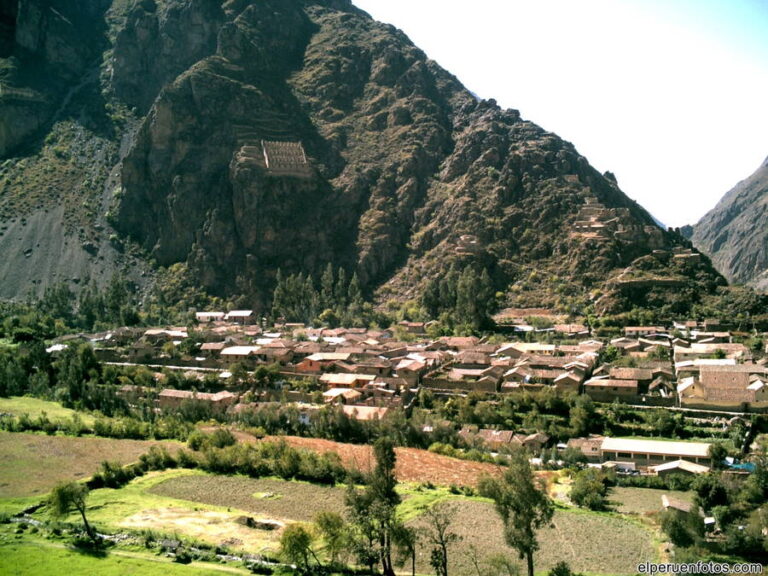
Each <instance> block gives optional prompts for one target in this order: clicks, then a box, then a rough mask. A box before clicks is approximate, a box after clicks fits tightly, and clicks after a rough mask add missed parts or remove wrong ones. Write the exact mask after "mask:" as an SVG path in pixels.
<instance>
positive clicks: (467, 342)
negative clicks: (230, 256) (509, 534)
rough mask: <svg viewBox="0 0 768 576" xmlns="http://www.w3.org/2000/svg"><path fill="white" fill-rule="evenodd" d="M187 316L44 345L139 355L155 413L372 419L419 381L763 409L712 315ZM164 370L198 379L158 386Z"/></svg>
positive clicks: (765, 371)
mask: <svg viewBox="0 0 768 576" xmlns="http://www.w3.org/2000/svg"><path fill="white" fill-rule="evenodd" d="M530 319H531V318H530V317H529V320H530ZM195 320H196V323H195V325H194V326H191V327H190V328H189V329H188V328H186V327H166V328H155V329H149V330H146V329H144V330H142V329H132V328H123V329H119V330H115V331H113V332H109V333H102V334H93V335H83V336H77V337H75V336H70V337H67V338H66V339H65V340H63V341H61V342H59V343H58V344H55V345H54V346H52V347H51V348H49V351H50V352H51V353H52V354H54V355H55V354H56V353H57V352H58V351H60V350H62V349H63V348H64V347H65V346H67V345H68V342H69V343H71V340H73V339H75V338H80V339H86V340H88V341H89V342H90V343H91V345H92V346H93V349H94V353H95V356H96V358H97V359H98V360H99V361H101V362H102V363H105V364H114V365H132V364H135V365H143V366H146V367H147V368H149V369H150V370H152V371H153V374H154V376H155V379H156V383H157V390H156V395H155V396H154V397H155V409H156V410H157V411H158V412H159V413H160V412H168V411H172V410H176V409H178V408H179V407H180V406H181V405H182V404H183V403H184V402H190V401H195V402H197V403H199V404H202V405H205V406H207V407H208V408H210V410H211V412H212V413H214V414H219V415H222V416H224V415H230V416H232V415H238V414H243V413H246V412H248V411H251V410H257V409H258V408H259V407H261V406H264V405H268V404H287V403H288V404H292V405H294V406H295V407H296V408H297V409H298V411H299V414H300V418H301V419H302V422H303V423H304V424H307V425H308V424H309V423H310V422H311V421H312V418H313V415H314V414H316V413H317V411H318V410H320V409H321V408H322V407H324V406H329V405H338V406H340V409H341V410H342V411H343V412H344V414H346V415H347V416H348V417H350V418H353V419H357V420H362V421H374V420H380V419H383V418H385V417H386V415H387V414H388V412H389V411H391V410H393V409H397V408H406V409H407V408H408V407H409V406H410V405H412V403H413V402H414V401H415V399H416V398H417V397H418V395H419V393H420V392H421V391H426V392H427V393H429V394H431V395H433V396H434V397H437V398H450V397H466V396H467V395H468V394H473V395H475V396H478V395H479V396H484V397H486V396H487V397H489V398H498V397H505V396H513V395H526V394H534V395H535V394H537V393H539V392H542V391H545V392H546V391H548V392H549V393H555V394H557V395H563V396H565V395H568V396H570V397H573V396H576V395H584V396H587V397H589V398H590V399H591V400H592V401H593V402H595V403H602V404H611V405H616V404H621V405H626V406H631V407H633V408H634V409H639V410H640V409H651V408H654V407H655V408H666V409H669V410H674V411H681V412H683V413H686V414H688V415H691V416H696V417H698V418H703V419H707V420H708V421H709V422H714V423H720V422H722V426H724V427H725V426H727V425H728V423H729V422H730V423H733V422H734V421H740V422H746V421H747V419H748V415H749V414H751V413H764V412H765V411H766V410H768V367H767V366H766V359H765V357H764V356H765V350H764V349H763V350H757V351H755V350H754V349H753V348H754V346H752V347H750V346H748V345H747V344H745V343H739V342H735V340H736V339H738V334H736V333H733V332H731V331H728V330H727V329H724V328H723V327H721V326H720V325H719V324H718V323H716V322H714V321H708V322H704V323H697V322H693V321H685V322H676V323H674V324H673V325H672V326H668V327H665V326H627V327H625V328H623V329H622V334H623V335H620V336H617V337H615V338H609V339H597V338H594V337H592V336H591V334H590V330H589V328H588V327H587V326H585V325H583V324H576V323H570V324H553V325H552V326H550V327H547V328H534V326H532V325H531V324H529V323H528V322H527V321H526V320H525V318H524V317H517V318H515V317H514V315H513V317H512V319H511V322H510V321H508V324H507V327H508V328H510V329H511V330H510V331H509V332H508V333H507V334H505V335H503V337H500V336H499V335H496V336H493V337H491V338H482V339H481V338H478V337H474V336H470V337H454V336H448V337H439V338H434V339H432V338H429V337H428V335H427V331H428V329H429V323H424V322H411V321H403V322H400V323H399V324H397V325H396V326H394V327H393V328H392V329H365V328H312V327H307V326H305V325H303V324H290V323H282V324H277V325H275V326H272V327H268V328H265V327H262V326H260V325H259V318H257V317H256V315H255V314H254V313H253V311H251V310H233V311H230V312H227V313H225V312H217V311H211V312H198V313H196V316H195ZM533 323H534V324H540V323H538V322H533ZM259 367H262V368H263V367H269V368H270V369H271V370H272V374H273V379H272V382H271V383H270V385H264V384H262V385H259V384H254V382H253V378H250V379H249V375H252V374H253V371H254V370H257V369H258V368H259ZM169 370H170V371H173V372H177V373H180V374H183V376H184V378H185V379H186V381H187V382H189V381H193V382H195V381H196V382H198V383H199V385H197V386H193V387H192V389H184V390H179V389H174V388H170V387H164V385H163V382H164V380H165V374H166V373H167V372H168V371H169ZM212 384H213V385H212ZM157 391H159V392H157ZM147 392H148V390H143V389H142V388H141V387H139V386H135V385H125V386H123V387H121V388H120V390H119V392H118V394H119V395H120V396H122V397H123V398H124V399H126V400H127V401H128V402H129V403H134V404H135V403H136V402H137V401H138V400H139V399H140V398H142V397H143V396H144V395H146V393H147ZM459 436H460V437H461V438H463V439H464V440H465V441H466V442H467V444H468V445H476V446H480V447H482V448H483V449H484V450H486V451H489V452H491V453H494V454H495V453H498V452H504V451H505V449H509V448H513V447H515V446H523V447H525V448H528V449H529V451H530V452H531V453H532V454H534V455H540V454H542V453H543V452H544V451H545V449H556V450H559V451H563V450H565V449H566V448H569V447H570V448H573V449H576V450H579V451H581V453H582V454H583V457H584V459H585V460H586V461H588V462H590V463H592V464H599V463H608V465H609V466H612V467H617V468H618V469H619V470H620V471H621V472H623V473H635V474H636V473H639V472H640V471H642V473H651V474H662V475H663V474H666V473H683V474H701V473H705V472H707V471H708V470H709V469H710V467H711V466H712V464H713V462H712V460H711V454H710V444H708V443H704V442H682V441H681V442H670V441H668V439H659V440H648V439H618V438H610V437H603V436H593V437H584V438H571V439H568V440H567V441H562V440H561V441H560V442H558V441H557V439H552V438H550V437H549V436H548V435H547V434H546V433H544V432H542V431H540V430H530V429H528V430H504V429H490V428H482V427H478V426H464V427H462V428H461V430H460V431H459ZM718 464H719V463H718Z"/></svg>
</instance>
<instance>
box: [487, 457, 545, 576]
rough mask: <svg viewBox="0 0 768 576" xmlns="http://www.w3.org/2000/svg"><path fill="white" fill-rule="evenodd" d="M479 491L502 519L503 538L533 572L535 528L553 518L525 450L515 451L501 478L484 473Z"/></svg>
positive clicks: (531, 574)
mask: <svg viewBox="0 0 768 576" xmlns="http://www.w3.org/2000/svg"><path fill="white" fill-rule="evenodd" d="M480 493H481V494H482V495H483V496H486V497H488V498H491V499H492V500H493V501H494V504H495V506H496V511H497V512H498V514H499V516H501V519H502V521H503V522H504V540H505V541H506V543H507V544H508V545H509V546H511V547H512V548H514V549H516V550H517V551H518V553H519V554H520V558H525V560H526V563H527V566H528V576H534V570H533V554H534V552H536V550H538V549H539V541H538V539H537V538H536V531H537V530H538V529H539V528H541V527H543V526H545V525H547V524H549V522H550V521H551V520H552V516H553V514H554V505H553V504H552V500H550V498H549V496H547V494H546V492H545V490H544V489H543V487H542V486H541V485H540V484H539V483H538V482H537V481H536V479H535V477H534V475H533V470H531V465H530V463H529V462H528V457H527V454H526V453H525V452H524V451H522V450H518V451H515V452H514V453H513V454H512V455H511V458H510V461H509V467H508V468H507V469H506V470H505V471H504V474H503V475H502V476H501V478H492V477H489V476H485V477H483V478H482V479H481V481H480Z"/></svg>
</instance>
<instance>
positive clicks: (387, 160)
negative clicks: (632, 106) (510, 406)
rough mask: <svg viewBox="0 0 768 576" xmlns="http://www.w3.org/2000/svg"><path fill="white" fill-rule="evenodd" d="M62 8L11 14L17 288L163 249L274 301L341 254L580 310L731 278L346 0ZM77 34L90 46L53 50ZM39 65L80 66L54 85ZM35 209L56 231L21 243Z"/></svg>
mask: <svg viewBox="0 0 768 576" xmlns="http://www.w3.org/2000/svg"><path fill="white" fill-rule="evenodd" d="M56 4H57V3H56V1H55V0H19V2H18V9H17V10H16V11H15V12H14V11H13V10H8V11H6V12H3V13H2V14H0V21H2V26H3V30H13V31H15V32H14V34H15V36H14V41H13V42H9V41H7V38H6V42H5V43H3V42H0V50H4V52H3V53H0V56H2V55H3V54H5V55H6V57H5V58H4V59H2V60H0V62H2V63H4V67H3V69H2V70H4V71H5V72H4V76H0V79H2V82H3V84H2V86H3V92H2V93H1V94H2V95H0V155H2V156H3V157H5V158H8V159H10V160H11V162H6V163H5V164H3V165H2V168H0V178H3V180H2V181H0V186H1V188H0V190H2V191H3V195H2V196H0V220H2V221H4V222H8V224H7V225H6V229H5V230H7V231H8V233H6V234H4V235H3V236H0V249H2V250H3V251H4V253H7V254H9V262H10V264H9V266H13V267H14V269H16V270H19V275H18V279H17V281H16V282H15V283H14V284H13V286H10V285H9V286H4V285H3V283H2V281H0V295H5V296H14V295H18V294H19V290H20V289H21V287H22V286H30V285H32V286H35V287H36V289H37V290H38V291H39V290H42V288H43V287H44V286H45V285H46V284H47V283H50V282H51V281H52V280H55V279H70V278H71V277H73V276H75V277H76V279H77V280H78V281H80V282H82V281H85V280H87V279H89V278H90V279H93V280H96V281H98V282H103V279H104V278H106V277H107V275H108V274H111V273H112V272H113V271H114V270H116V269H123V270H126V271H127V273H128V274H129V275H133V277H135V278H136V279H139V278H141V277H142V275H147V274H149V276H151V271H148V263H149V262H152V263H153V265H159V266H171V265H174V264H179V263H180V264H182V265H184V266H186V267H188V269H189V271H190V272H191V273H192V274H194V276H195V278H197V279H198V281H199V284H200V285H201V286H204V287H205V288H207V289H208V290H209V291H211V292H212V293H216V294H222V295H231V294H241V295H244V296H247V297H248V298H251V299H252V301H253V302H254V303H256V304H258V303H259V302H261V303H264V302H266V300H267V299H268V295H269V293H270V291H271V289H272V287H273V285H274V277H275V274H276V271H277V269H278V268H280V269H282V270H283V271H284V272H286V273H290V272H298V271H302V272H304V273H310V274H313V275H315V277H317V276H319V273H320V271H321V270H322V269H323V268H324V267H325V266H326V265H327V264H328V263H329V262H331V263H333V264H334V266H342V267H344V268H346V269H347V270H348V271H350V272H352V271H354V272H356V273H357V274H358V276H359V278H360V281H361V283H362V285H363V287H364V289H365V290H367V291H368V292H369V293H370V294H373V295H375V296H376V297H377V298H378V299H379V300H380V301H384V300H387V299H390V298H395V299H399V300H403V299H408V298H413V297H416V296H418V294H419V293H420V291H421V290H422V289H423V287H424V285H425V283H426V282H427V280H429V279H430V278H434V277H437V276H439V275H440V274H443V273H444V272H445V271H446V270H447V269H448V268H449V267H450V266H452V265H454V266H456V267H457V268H464V267H466V266H473V267H475V268H476V269H477V270H478V271H479V270H481V269H486V270H487V271H488V272H489V274H490V276H491V278H492V279H493V282H494V284H495V286H496V288H497V289H498V290H499V291H501V292H504V293H505V294H506V295H507V301H508V302H509V303H510V304H521V305H529V304H530V305H534V304H537V303H538V304H544V305H557V306H560V307H563V308H567V307H569V306H581V305H582V303H583V302H587V301H589V300H590V299H591V300H592V301H598V302H600V306H601V307H602V308H603V309H608V310H610V309H623V308H626V307H627V306H628V305H629V303H630V302H631V301H632V300H633V299H635V300H636V299H637V298H638V297H639V298H640V301H642V302H641V303H643V302H644V303H648V304H652V303H653V298H649V296H648V295H649V294H651V293H654V291H657V290H658V291H660V292H664V291H666V292H668V293H674V294H675V297H676V298H689V299H690V298H692V297H694V298H695V296H696V295H697V294H698V293H704V292H709V291H711V290H713V289H714V288H715V287H716V286H717V285H718V284H722V283H723V281H722V278H720V277H719V276H718V275H717V273H715V272H714V270H713V269H712V268H711V266H709V262H708V261H707V259H706V258H704V259H701V258H700V257H699V256H698V255H697V254H692V253H691V252H690V250H689V249H688V250H687V251H686V247H685V242H686V241H685V240H684V239H682V238H681V237H679V236H678V235H675V234H671V233H668V232H665V231H663V230H661V229H660V228H658V226H657V225H656V224H655V223H654V222H653V220H652V218H651V217H650V216H649V214H648V213H647V212H646V211H645V210H643V209H642V208H641V207H640V206H638V205H637V204H636V203H635V202H634V201H632V200H630V199H629V198H627V197H626V196H625V195H624V194H623V193H622V192H621V190H620V189H619V187H618V185H617V183H616V180H615V178H613V177H612V176H611V175H601V174H600V173H598V172H597V171H596V170H594V169H593V168H592V167H591V166H590V165H589V163H588V161H587V160H586V159H585V158H584V157H582V156H581V155H580V154H579V153H578V152H577V151H576V150H575V149H574V147H573V146H572V145H571V144H570V143H568V142H565V141H563V140H562V139H560V138H559V137H558V136H557V135H555V134H552V133H550V132H546V131H544V130H542V129H541V128H540V127H538V126H537V125H535V124H533V123H531V122H529V121H526V120H524V119H522V118H521V116H520V114H519V113H518V112H517V111H515V110H502V109H501V108H499V107H498V106H497V105H496V103H495V102H494V101H493V100H490V101H478V100H477V99H476V98H475V97H474V96H473V95H472V94H470V93H469V92H468V91H467V90H466V89H465V88H464V87H463V86H462V85H461V84H460V83H459V81H458V80H457V79H456V78H454V77H453V76H452V75H450V74H449V73H448V72H446V71H445V70H443V69H441V68H440V67H439V66H438V65H437V64H436V63H435V62H433V61H431V60H429V59H427V57H426V56H425V54H424V53H423V52H422V51H420V50H419V49H418V48H416V47H415V46H413V44H411V42H410V41H409V40H408V38H406V37H405V36H404V35H403V34H402V32H400V31H398V30H397V29H395V28H393V27H392V26H388V25H383V24H380V23H377V22H375V21H373V20H372V19H371V18H370V17H369V16H368V15H367V14H365V13H364V12H361V11H359V10H358V9H356V8H354V7H353V6H352V4H351V3H350V2H348V1H345V0H326V1H321V0H317V1H311V0H305V1H302V0H228V1H226V2H222V1H219V0H164V1H160V0H157V1H156V0H136V1H133V2H126V1H125V0H114V1H113V2H112V4H111V5H107V4H108V3H106V2H105V3H103V4H104V5H103V6H101V7H100V8H99V9H96V8H94V7H93V6H95V5H96V4H98V3H86V2H81V3H77V2H64V3H62V4H63V5H66V8H67V10H69V12H66V11H65V10H64V7H63V6H62V7H58V6H56ZM80 4H83V6H80ZM86 4H87V5H88V8H86V7H85V5H86ZM59 8H61V9H59ZM57 14H59V15H64V16H67V14H69V15H70V16H68V17H67V21H68V22H69V24H70V27H64V28H60V24H61V23H60V22H59V20H57V18H58V16H56V15H57ZM35 15H36V16H35ZM41 15H42V16H41ZM35 18H36V20H35ZM33 21H34V22H38V23H39V22H46V23H53V24H50V25H49V24H46V25H40V26H37V25H33ZM35 26H37V27H35ZM31 29H34V30H37V31H38V37H37V40H36V42H31V41H30V40H29V34H27V33H26V32H25V33H20V32H19V31H20V30H31ZM72 34H74V35H77V36H79V37H82V38H83V42H82V43H81V44H82V46H83V48H82V49H81V51H80V52H74V51H73V52H72V53H69V54H64V55H62V54H59V53H56V54H55V55H54V54H53V52H51V53H49V51H47V49H46V50H43V49H42V48H41V47H47V46H57V45H59V44H66V43H67V39H68V38H69V37H70V36H69V35H72ZM32 45H34V46H36V47H37V48H36V49H35V50H30V49H29V46H32ZM62 60H63V62H61V61H62ZM41 62H42V63H44V64H45V65H46V66H48V67H49V68H50V69H52V70H54V69H58V68H62V69H63V70H64V72H62V73H61V74H60V75H59V77H57V78H58V80H57V84H56V86H55V88H51V89H49V90H47V91H46V90H43V89H42V88H41V87H40V86H42V85H43V84H44V83H43V82H42V80H41V78H39V77H38V76H39V75H38V74H36V73H35V72H34V70H37V69H39V68H35V66H36V65H38V64H40V63H41ZM505 73H509V74H514V73H515V72H514V68H511V69H509V70H507V71H505ZM0 74H3V72H0ZM19 107H23V108H24V109H25V110H26V111H27V112H28V113H29V115H28V116H25V118H26V117H29V118H31V119H32V120H29V121H28V122H27V121H25V122H27V124H25V125H24V126H17V125H16V124H15V123H17V122H18V120H17V118H18V111H19V110H20V108H19ZM53 208H56V209H57V211H54V210H53ZM41 213H42V214H45V215H46V217H45V218H43V217H35V218H32V217H31V216H32V215H36V214H41ZM52 219H53V220H57V219H58V220H57V222H59V224H60V225H54V223H52V222H51V220H52ZM37 222H46V223H47V224H46V227H47V228H49V229H51V230H57V231H58V232H57V234H58V236H57V237H56V238H53V236H51V237H50V238H46V235H45V234H44V233H43V234H37V235H35V234H32V235H30V234H29V233H26V234H22V235H21V237H23V238H35V242H36V244H37V245H36V246H26V245H17V243H15V242H14V240H13V239H14V238H15V237H16V236H14V234H12V233H11V232H12V231H13V232H14V233H15V231H16V229H17V227H20V226H21V227H24V226H33V225H35V223H37ZM0 232H3V230H2V229H0ZM681 244H682V246H681ZM65 245H66V246H67V250H68V252H65V251H64V248H63V247H64V246H65ZM60 246H61V247H62V248H61V250H62V252H61V254H62V257H61V269H56V266H55V262H56V261H57V260H56V258H55V256H56V254H57V250H58V247H60ZM127 247H128V248H130V249H127ZM43 256H44V257H45V259H44V262H45V263H46V264H45V266H43V260H42V258H43ZM67 262H76V263H77V266H78V270H77V273H76V274H74V273H72V272H71V271H70V269H69V268H68V266H69V265H68V264H67Z"/></svg>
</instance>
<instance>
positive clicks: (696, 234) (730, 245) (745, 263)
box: [691, 157, 768, 291]
mask: <svg viewBox="0 0 768 576" xmlns="http://www.w3.org/2000/svg"><path fill="white" fill-rule="evenodd" d="M691 240H692V241H693V243H694V244H695V245H696V246H697V247H699V248H700V249H701V250H702V251H703V252H705V253H707V254H709V255H710V256H711V257H712V261H713V263H714V264H715V266H716V267H717V268H718V270H720V271H721V272H722V273H723V275H725V277H726V278H728V279H729V280H730V281H732V282H736V283H742V284H751V285H753V286H754V287H756V288H758V289H760V290H762V291H768V157H766V159H765V160H763V162H762V163H761V164H760V166H759V167H758V169H757V170H755V172H753V173H752V174H751V175H750V176H749V177H747V178H745V179H744V180H742V181H740V182H738V183H737V184H736V185H735V186H734V187H733V188H732V189H731V190H729V191H728V192H727V193H726V194H725V195H724V196H723V198H722V199H721V200H720V201H719V202H718V203H717V205H716V206H715V207H714V208H713V209H712V210H710V211H709V212H708V213H707V214H706V215H705V216H704V217H702V219H701V220H699V222H698V223H697V224H696V225H695V226H694V227H693V234H692V236H691Z"/></svg>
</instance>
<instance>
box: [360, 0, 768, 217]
mask: <svg viewBox="0 0 768 576" xmlns="http://www.w3.org/2000/svg"><path fill="white" fill-rule="evenodd" d="M353 1H354V3H355V5H356V6H358V7H359V8H362V9H363V10H365V11H366V12H368V13H369V14H371V16H373V17H374V18H376V19H377V20H381V21H383V22H388V23H391V24H394V25H395V26H397V27H398V28H400V29H402V30H403V31H404V32H405V33H406V34H407V35H408V36H409V37H410V38H411V40H412V41H413V42H414V43H415V44H416V45H417V46H419V47H420V48H421V49H423V50H424V51H425V52H426V53H427V55H428V56H429V57H430V58H432V59H434V60H436V61H437V62H438V63H439V64H440V65H441V66H443V67H444V68H446V69H447V70H448V71H449V72H452V73H453V74H455V75H456V76H457V77H458V78H459V80H461V82H462V83H463V84H464V85H465V86H466V87H467V88H468V89H470V90H471V91H473V92H474V93H475V94H477V95H478V96H480V97H482V98H495V99H496V100H497V101H498V102H499V104H500V105H501V106H503V107H505V108H516V109H518V110H520V113H521V115H522V116H523V118H526V119H528V120H531V121H533V122H535V123H537V124H539V125H540V126H542V127H543V128H545V129H546V130H550V131H552V132H555V133H556V134H558V135H559V136H561V137H562V138H564V139H566V140H568V141H570V142H572V143H573V144H574V145H575V146H576V148H577V149H578V151H579V152H580V153H581V154H583V155H584V156H586V157H587V159H588V160H589V161H590V163H591V164H592V165H593V166H595V167H596V168H597V169H598V170H600V171H601V172H603V171H606V170H610V171H611V172H613V173H614V174H615V175H616V177H617V179H618V181H619V186H621V188H622V190H624V192H625V193H627V195H629V196H630V197H631V198H634V199H635V200H637V201H638V202H640V204H642V205H643V206H644V207H645V208H646V209H648V210H649V211H650V212H651V213H652V214H653V215H654V216H655V217H656V218H658V219H659V220H661V221H662V222H663V223H664V224H666V225H668V226H681V225H684V224H693V223H695V222H696V221H697V220H698V219H699V218H700V217H701V216H703V215H704V214H705V213H706V212H707V211H708V210H710V209H711V208H712V207H714V205H715V204H716V203H717V201H718V200H719V199H720V198H721V197H722V196H723V194H725V192H727V191H728V190H729V189H731V188H732V187H733V186H734V185H735V184H736V183H737V182H738V181H740V180H742V179H744V178H746V177H747V176H749V175H750V174H752V172H754V171H755V170H756V169H757V168H758V166H759V165H760V163H761V162H762V161H763V160H764V159H765V157H766V156H768V141H767V140H768V139H767V138H766V136H767V135H768V0H353Z"/></svg>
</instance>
